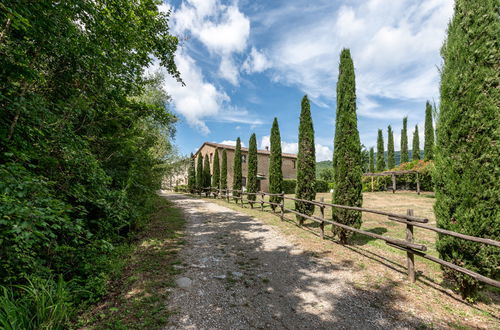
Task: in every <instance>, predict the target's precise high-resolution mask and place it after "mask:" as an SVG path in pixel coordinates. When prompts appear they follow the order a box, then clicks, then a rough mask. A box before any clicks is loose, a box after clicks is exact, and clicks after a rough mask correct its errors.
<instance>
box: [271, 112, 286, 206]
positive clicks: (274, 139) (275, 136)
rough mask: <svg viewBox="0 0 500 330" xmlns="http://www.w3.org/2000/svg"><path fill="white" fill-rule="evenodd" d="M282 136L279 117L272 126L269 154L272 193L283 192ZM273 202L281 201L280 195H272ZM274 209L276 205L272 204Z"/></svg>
mask: <svg viewBox="0 0 500 330" xmlns="http://www.w3.org/2000/svg"><path fill="white" fill-rule="evenodd" d="M281 162H282V160H281V136H280V128H279V126H278V119H277V118H274V121H273V126H272V127H271V154H270V155H269V192H270V193H272V194H281V193H282V192H283V172H282V169H281ZM270 201H271V202H272V203H279V202H281V198H280V197H279V196H271V197H270ZM271 208H272V209H273V210H274V209H275V206H274V205H271Z"/></svg>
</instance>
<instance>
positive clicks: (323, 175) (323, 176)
mask: <svg viewBox="0 0 500 330" xmlns="http://www.w3.org/2000/svg"><path fill="white" fill-rule="evenodd" d="M330 166H331V165H330ZM317 168H318V167H317V166H316V171H318V170H317ZM316 177H317V178H316V179H319V180H323V181H326V182H333V168H331V167H330V168H323V169H321V171H319V173H317V175H316Z"/></svg>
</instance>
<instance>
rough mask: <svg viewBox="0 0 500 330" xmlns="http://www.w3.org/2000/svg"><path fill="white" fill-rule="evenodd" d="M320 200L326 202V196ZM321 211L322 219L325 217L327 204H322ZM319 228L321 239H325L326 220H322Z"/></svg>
mask: <svg viewBox="0 0 500 330" xmlns="http://www.w3.org/2000/svg"><path fill="white" fill-rule="evenodd" d="M319 201H320V202H321V203H324V202H325V198H324V197H321V198H320V199H319ZM319 209H320V211H321V219H324V218H325V205H323V204H322V205H321V206H320V207H319ZM319 229H320V230H321V239H325V222H324V221H321V223H320V224H319Z"/></svg>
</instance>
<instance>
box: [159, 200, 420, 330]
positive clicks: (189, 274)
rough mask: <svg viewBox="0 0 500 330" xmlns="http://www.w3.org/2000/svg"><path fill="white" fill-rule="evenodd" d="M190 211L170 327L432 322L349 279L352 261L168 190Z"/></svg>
mask: <svg viewBox="0 0 500 330" xmlns="http://www.w3.org/2000/svg"><path fill="white" fill-rule="evenodd" d="M165 197H166V198H168V199H169V200H172V201H173V202H175V203H176V204H177V206H179V207H180V208H182V210H183V211H184V213H185V216H186V221H187V228H186V236H187V237H186V240H187V244H186V245H185V248H184V249H183V250H182V251H181V253H180V256H181V259H182V260H183V261H184V263H183V265H180V266H179V268H180V269H181V272H182V273H181V274H180V275H179V278H178V279H177V284H178V287H176V288H175V289H174V290H173V292H172V294H171V295H170V299H169V301H168V305H169V306H168V307H169V309H170V310H172V311H174V312H175V314H174V315H173V316H171V318H170V322H169V326H168V327H167V329H377V328H378V329H395V328H396V329H404V328H416V327H420V326H422V325H423V324H425V323H426V321H425V320H421V319H419V318H417V317H415V316H406V315H407V314H406V313H401V312H400V311H397V310H394V309H392V308H391V307H388V306H387V305H388V304H385V301H386V299H397V297H393V296H392V288H391V285H384V286H383V287H381V288H380V289H379V290H378V291H377V292H372V291H369V292H368V291H365V290H362V289H359V288H356V287H355V286H353V285H351V284H350V283H351V278H352V276H353V271H354V270H353V265H352V263H350V262H349V260H338V262H332V261H328V260H323V259H322V258H319V257H318V256H315V255H314V254H311V253H308V252H304V251H302V250H301V249H300V248H299V247H298V246H294V244H293V243H292V242H290V241H289V240H287V239H286V238H285V237H284V236H282V235H281V234H280V233H279V232H277V231H276V230H275V229H273V228H272V227H270V226H268V225H265V224H263V223H260V222H259V221H258V220H257V219H254V218H252V217H249V216H248V215H244V214H241V213H237V212H235V211H232V210H230V209H228V208H225V207H223V206H220V205H217V204H214V203H210V202H206V201H203V200H200V199H196V198H191V197H188V196H185V195H177V194H166V195H165Z"/></svg>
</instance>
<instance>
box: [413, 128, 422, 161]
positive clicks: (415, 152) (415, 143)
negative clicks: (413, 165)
mask: <svg viewBox="0 0 500 330" xmlns="http://www.w3.org/2000/svg"><path fill="white" fill-rule="evenodd" d="M419 159H420V142H419V138H418V125H415V132H413V148H412V151H411V160H419Z"/></svg>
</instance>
